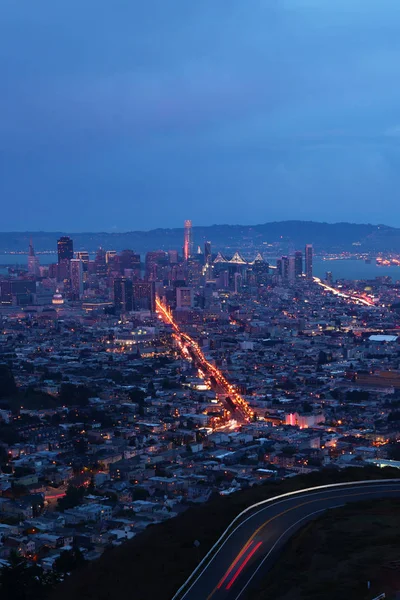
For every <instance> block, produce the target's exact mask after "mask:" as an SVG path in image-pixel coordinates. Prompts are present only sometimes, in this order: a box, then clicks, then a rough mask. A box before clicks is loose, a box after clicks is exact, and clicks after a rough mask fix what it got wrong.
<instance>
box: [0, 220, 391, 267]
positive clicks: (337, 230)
mask: <svg viewBox="0 0 400 600" xmlns="http://www.w3.org/2000/svg"><path fill="white" fill-rule="evenodd" d="M61 235H70V236H71V237H72V238H73V240H74V247H75V250H88V251H89V252H93V251H95V250H96V249H97V248H99V247H100V246H102V247H103V248H112V249H114V250H117V251H120V250H123V249H125V248H132V249H134V250H136V251H137V252H140V253H144V252H147V251H148V250H154V249H165V250H167V249H171V248H175V249H180V248H181V247H182V243H183V229H182V228H176V229H153V230H151V231H129V232H125V233H105V232H100V233H90V232H88V233H72V234H71V233H68V232H61V231H55V232H48V233H47V232H3V233H1V232H0V254H1V253H5V252H16V251H25V250H26V249H27V248H28V245H29V239H30V238H32V240H33V244H34V247H35V249H36V250H37V251H41V252H43V251H49V250H53V251H54V250H55V249H56V243H57V239H58V238H59V237H60V236H61ZM193 239H194V243H195V245H200V246H202V244H203V243H204V241H205V240H211V241H212V244H213V248H214V250H217V249H230V248H231V249H232V250H236V249H237V248H243V247H248V248H249V249H250V248H255V249H262V247H263V244H264V242H266V243H276V242H280V243H287V244H290V245H292V246H293V247H295V248H302V247H303V246H304V245H305V244H306V243H312V244H314V246H315V249H316V250H317V251H338V250H354V249H355V247H354V246H353V243H355V242H356V243H360V246H357V249H358V250H362V251H371V252H375V251H376V252H377V251H398V252H400V229H398V228H394V227H388V226H386V225H360V224H354V223H333V224H331V223H316V222H312V221H281V222H274V223H264V224H261V225H211V226H208V227H193ZM0 258H1V257H0Z"/></svg>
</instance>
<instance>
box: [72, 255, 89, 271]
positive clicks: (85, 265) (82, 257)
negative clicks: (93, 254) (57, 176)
mask: <svg viewBox="0 0 400 600" xmlns="http://www.w3.org/2000/svg"><path fill="white" fill-rule="evenodd" d="M75 258H78V259H79V260H81V261H82V263H83V265H82V266H83V272H84V273H86V272H87V271H88V269H89V252H88V251H87V250H80V251H79V252H76V253H75Z"/></svg>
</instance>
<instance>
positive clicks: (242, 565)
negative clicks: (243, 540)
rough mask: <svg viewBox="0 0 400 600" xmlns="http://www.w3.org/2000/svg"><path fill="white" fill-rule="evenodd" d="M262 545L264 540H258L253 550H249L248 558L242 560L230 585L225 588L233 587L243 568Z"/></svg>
mask: <svg viewBox="0 0 400 600" xmlns="http://www.w3.org/2000/svg"><path fill="white" fill-rule="evenodd" d="M261 545H262V542H258V544H257V545H256V546H254V548H253V549H252V550H251V552H249V554H248V555H247V556H246V558H245V559H244V561H243V562H242V564H241V565H240V567H239V568H238V570H237V571H236V573H235V574H234V576H233V577H232V579H231V580H230V582H229V583H228V585H227V586H226V588H225V589H227V590H230V589H231V587H232V586H233V584H234V583H235V581H236V579H237V578H238V577H239V575H240V573H241V572H242V571H243V569H244V568H245V566H246V565H247V563H248V562H249V560H250V559H251V557H252V556H254V554H255V553H256V552H257V550H258V549H259V547H260V546H261Z"/></svg>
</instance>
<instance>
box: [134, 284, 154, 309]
mask: <svg viewBox="0 0 400 600" xmlns="http://www.w3.org/2000/svg"><path fill="white" fill-rule="evenodd" d="M155 303H156V294H155V285H154V282H153V281H137V282H135V283H134V284H133V310H150V311H151V312H154V311H155Z"/></svg>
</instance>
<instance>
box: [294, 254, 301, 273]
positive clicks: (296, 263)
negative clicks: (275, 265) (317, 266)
mask: <svg viewBox="0 0 400 600" xmlns="http://www.w3.org/2000/svg"><path fill="white" fill-rule="evenodd" d="M294 275H295V277H301V276H302V275H303V253H302V252H301V250H297V252H295V253H294Z"/></svg>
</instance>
